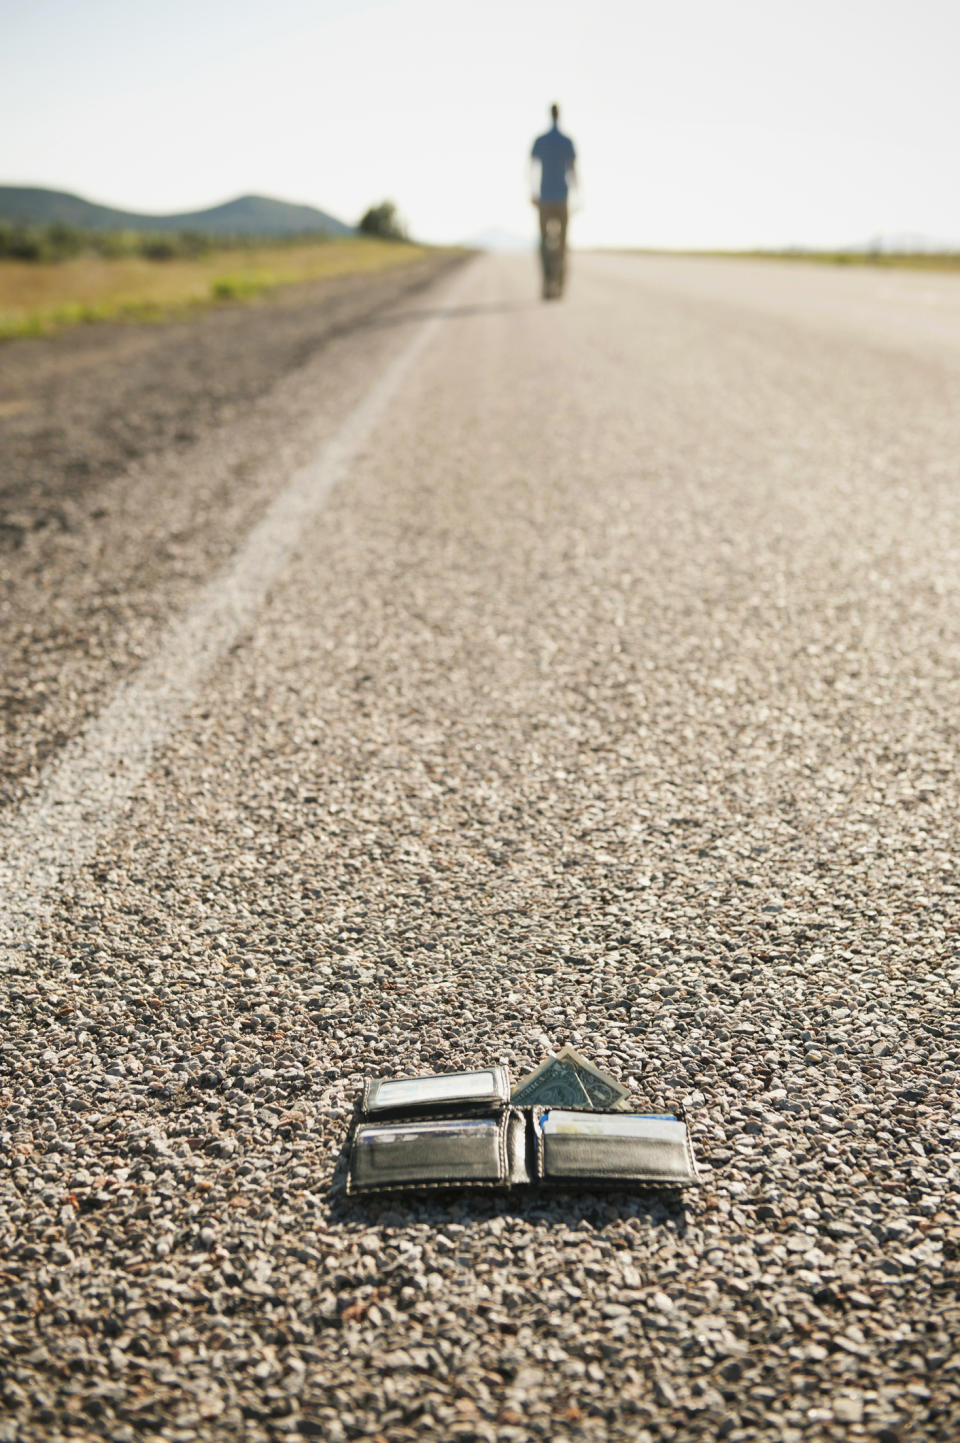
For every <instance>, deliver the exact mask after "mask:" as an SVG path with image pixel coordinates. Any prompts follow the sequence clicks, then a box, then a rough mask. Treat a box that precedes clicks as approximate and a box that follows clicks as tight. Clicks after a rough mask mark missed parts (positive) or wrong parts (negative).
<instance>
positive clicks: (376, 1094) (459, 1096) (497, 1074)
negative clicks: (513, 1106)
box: [361, 1064, 510, 1117]
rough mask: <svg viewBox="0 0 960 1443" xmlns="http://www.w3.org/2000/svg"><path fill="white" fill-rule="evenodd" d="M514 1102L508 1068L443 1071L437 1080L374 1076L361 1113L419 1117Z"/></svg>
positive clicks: (485, 1109)
mask: <svg viewBox="0 0 960 1443" xmlns="http://www.w3.org/2000/svg"><path fill="white" fill-rule="evenodd" d="M509 1100H510V1078H509V1076H508V1075H507V1069H506V1068H505V1067H503V1066H501V1065H500V1064H498V1065H497V1066H496V1067H481V1068H478V1069H477V1070H476V1071H475V1072H443V1073H440V1074H439V1075H438V1076H436V1077H373V1078H368V1079H367V1081H366V1082H365V1083H364V1086H363V1101H362V1103H361V1110H362V1111H363V1112H364V1113H366V1114H367V1116H368V1117H386V1116H388V1115H391V1114H398V1115H402V1116H404V1117H416V1116H419V1115H421V1114H424V1113H436V1112H468V1113H473V1112H489V1111H490V1109H491V1108H496V1107H503V1106H504V1105H505V1104H506V1103H507V1102H509Z"/></svg>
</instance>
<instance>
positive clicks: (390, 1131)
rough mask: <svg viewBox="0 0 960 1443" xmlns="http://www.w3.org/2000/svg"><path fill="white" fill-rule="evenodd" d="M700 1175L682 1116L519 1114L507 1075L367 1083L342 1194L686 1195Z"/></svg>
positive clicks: (550, 1110) (549, 1110) (564, 1110)
mask: <svg viewBox="0 0 960 1443" xmlns="http://www.w3.org/2000/svg"><path fill="white" fill-rule="evenodd" d="M696 1181H697V1167H696V1162H695V1161H694V1157H693V1151H692V1149H691V1147H690V1139H689V1136H688V1135H687V1126H686V1123H685V1122H684V1121H683V1118H682V1116H677V1115H673V1114H669V1115H657V1116H646V1115H642V1114H639V1113H637V1114H632V1113H628V1112H600V1111H587V1110H583V1109H580V1108H572V1107H546V1106H534V1107H522V1106H517V1105H516V1104H511V1102H510V1079H509V1077H508V1075H507V1070H506V1068H505V1067H502V1066H497V1067H486V1068H482V1069H480V1070H478V1071H476V1072H451V1073H445V1074H442V1075H441V1076H438V1077H412V1078H390V1079H388V1078H379V1079H375V1080H368V1081H367V1082H366V1083H365V1085H364V1089H363V1097H362V1100H361V1103H360V1106H359V1109H358V1115H357V1119H356V1121H355V1122H354V1125H353V1132H352V1135H351V1138H350V1160H349V1166H348V1171H347V1192H348V1193H360V1192H363V1193H394V1192H423V1191H435V1190H439V1189H452V1188H456V1189H460V1188H495V1189H501V1190H504V1189H510V1188H518V1187H525V1188H530V1187H534V1188H552V1187H566V1188H577V1187H580V1188H598V1187H617V1188H621V1187H628V1188H642V1189H651V1188H656V1189H660V1188H682V1187H687V1186H689V1185H690V1184H691V1183H695V1182H696Z"/></svg>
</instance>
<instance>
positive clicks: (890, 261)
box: [651, 250, 960, 271]
mask: <svg viewBox="0 0 960 1443" xmlns="http://www.w3.org/2000/svg"><path fill="white" fill-rule="evenodd" d="M651 254H660V255H663V254H672V255H689V256H705V257H712V258H716V259H719V260H741V261H806V262H807V263H809V264H813V265H824V266H880V267H882V268H885V269H890V270H916V271H960V251H879V250H878V251H807V250H785V251H672V252H663V251H661V252H651Z"/></svg>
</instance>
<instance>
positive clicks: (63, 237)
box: [0, 224, 425, 340]
mask: <svg viewBox="0 0 960 1443" xmlns="http://www.w3.org/2000/svg"><path fill="white" fill-rule="evenodd" d="M424 254H425V247H423V246H420V245H416V244H413V243H412V242H410V241H407V240H405V239H393V238H385V237H383V236H381V235H377V234H361V235H355V236H336V237H328V236H324V235H316V234H314V235H311V236H308V237H307V236H299V237H291V238H286V237H284V238H282V239H274V238H270V239H264V238H262V237H251V236H236V237H228V238H224V237H222V236H217V237H211V236H209V235H203V234H201V233H199V232H193V231H184V232H180V233H166V234H150V233H147V232H141V231H88V230H82V229H80V228H79V227H74V226H64V225H49V226H33V227H25V226H15V225H4V224H0V340H9V339H11V338H13V337H16V336H37V335H47V334H50V333H51V332H53V331H57V330H61V329H63V328H64V327H67V326H74V325H79V324H85V323H90V322H95V321H117V320H136V321H151V320H163V319H166V318H168V317H171V316H175V315H177V314H180V313H182V312H185V311H187V310H190V309H192V308H196V307H199V306H204V305H216V304H223V303H226V302H236V301H248V300H251V299H253V298H255V297H258V296H262V295H264V294H265V293H267V292H269V291H273V290H276V289H277V288H278V287H280V286H287V285H294V284H297V283H298V282H304V281H315V280H324V279H327V278H329V277H333V276H342V275H350V274H354V273H360V272H364V271H378V270H383V269H385V268H387V267H393V266H398V265H405V264H407V263H408V262H409V261H412V260H416V259H417V258H418V257H419V256H422V255H424Z"/></svg>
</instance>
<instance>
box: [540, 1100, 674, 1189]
mask: <svg viewBox="0 0 960 1443" xmlns="http://www.w3.org/2000/svg"><path fill="white" fill-rule="evenodd" d="M534 1136H535V1139H536V1145H537V1176H538V1178H539V1179H540V1180H541V1182H543V1183H545V1184H548V1185H554V1184H563V1183H566V1184H571V1185H573V1184H582V1185H593V1184H597V1183H617V1182H633V1183H640V1184H643V1185H644V1186H646V1187H656V1186H659V1187H684V1186H686V1185H688V1184H689V1183H692V1182H696V1180H697V1167H696V1162H695V1161H694V1157H693V1149H692V1148H691V1146H690V1136H689V1133H688V1132H687V1125H686V1123H685V1122H683V1121H682V1120H681V1119H680V1118H677V1117H674V1116H672V1115H669V1114H668V1115H660V1116H645V1115H642V1114H639V1113H624V1112H579V1111H577V1112H573V1111H568V1110H566V1109H564V1108H536V1109H534Z"/></svg>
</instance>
